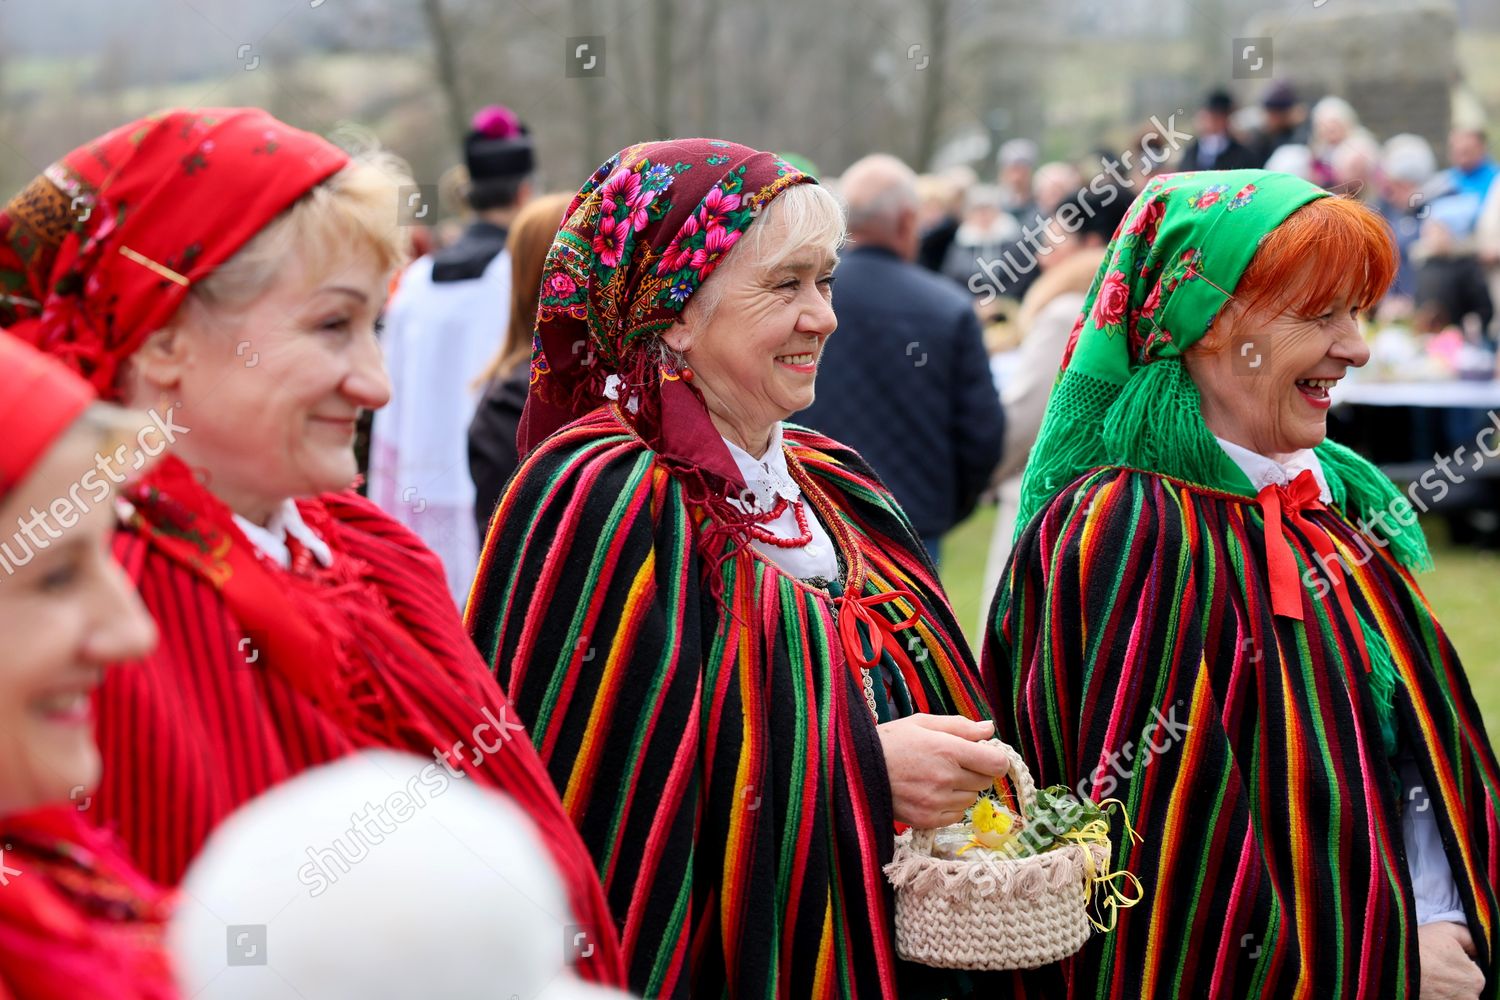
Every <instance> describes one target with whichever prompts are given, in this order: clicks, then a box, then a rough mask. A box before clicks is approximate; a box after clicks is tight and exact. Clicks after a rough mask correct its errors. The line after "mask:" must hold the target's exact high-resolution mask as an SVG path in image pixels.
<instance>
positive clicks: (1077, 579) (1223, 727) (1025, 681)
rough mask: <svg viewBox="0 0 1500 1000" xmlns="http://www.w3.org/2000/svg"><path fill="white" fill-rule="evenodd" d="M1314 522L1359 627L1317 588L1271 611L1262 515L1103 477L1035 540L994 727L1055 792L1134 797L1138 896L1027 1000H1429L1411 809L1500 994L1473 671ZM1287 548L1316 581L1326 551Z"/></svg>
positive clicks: (1162, 483) (1007, 644) (1002, 615)
mask: <svg viewBox="0 0 1500 1000" xmlns="http://www.w3.org/2000/svg"><path fill="white" fill-rule="evenodd" d="M1308 520H1309V521H1310V522H1312V523H1313V524H1316V525H1317V526H1319V527H1320V528H1321V529H1322V530H1323V531H1325V532H1326V533H1327V535H1328V537H1329V538H1330V539H1331V540H1332V543H1333V544H1334V546H1335V547H1336V550H1337V552H1338V553H1339V555H1340V556H1341V557H1342V560H1343V566H1344V570H1343V572H1344V575H1345V579H1346V581H1347V583H1348V594H1349V597H1350V607H1351V608H1352V610H1353V612H1354V617H1355V618H1356V619H1357V620H1350V619H1349V618H1348V616H1347V614H1346V612H1345V611H1343V610H1342V602H1341V601H1339V600H1337V599H1336V595H1333V594H1330V593H1328V592H1327V588H1326V587H1320V586H1316V583H1318V582H1320V581H1319V580H1318V578H1317V577H1313V578H1312V582H1313V583H1314V584H1315V585H1313V586H1308V587H1299V588H1298V590H1299V592H1300V595H1301V600H1302V602H1303V613H1304V620H1303V621H1300V622H1299V621H1296V620H1294V619H1292V618H1289V617H1279V618H1277V617H1273V616H1272V612H1271V599H1270V590H1269V584H1268V574H1267V569H1266V566H1267V563H1266V550H1265V540H1264V539H1265V533H1264V532H1265V529H1264V518H1263V513H1262V508H1261V506H1260V505H1259V504H1257V503H1256V501H1255V499H1254V498H1253V497H1243V496H1236V495H1232V494H1228V493H1221V492H1218V491H1214V490H1210V489H1207V488H1204V487H1201V486H1195V485H1189V484H1187V483H1184V482H1182V481H1179V480H1175V479H1170V478H1166V477H1163V476H1159V475H1154V474H1148V473H1143V472H1137V471H1132V470H1127V469H1122V468H1105V469H1101V470H1095V471H1094V472H1092V473H1089V474H1087V475H1085V476H1084V477H1083V478H1082V479H1080V480H1078V481H1077V482H1076V483H1074V484H1073V485H1072V487H1071V488H1069V489H1067V490H1064V491H1063V492H1062V493H1060V494H1058V495H1057V496H1056V497H1055V498H1054V499H1053V500H1052V501H1051V503H1050V504H1049V505H1048V506H1047V507H1046V508H1045V509H1044V511H1043V513H1042V514H1041V515H1039V516H1038V517H1037V518H1035V519H1034V520H1033V521H1032V522H1031V524H1030V525H1028V526H1027V528H1026V529H1025V531H1024V532H1023V533H1022V534H1021V536H1020V538H1019V539H1018V541H1017V545H1016V549H1015V554H1014V556H1013V557H1012V561H1011V563H1010V566H1009V568H1008V570H1007V576H1006V579H1005V580H1004V581H1003V582H1002V585H1001V588H1000V591H999V593H998V594H997V596H996V601H995V605H994V608H993V612H992V624H991V631H990V634H989V635H988V637H987V641H986V647H985V657H984V668H983V670H984V679H985V685H986V690H987V693H988V695H989V697H990V699H991V703H992V704H993V705H994V706H995V707H996V712H997V726H998V729H999V731H1000V733H1001V734H1002V736H1003V738H1005V739H1007V740H1013V741H1015V745H1016V746H1017V747H1018V748H1019V749H1020V751H1021V753H1022V755H1023V756H1024V757H1025V758H1026V760H1027V761H1028V762H1030V764H1031V767H1032V769H1033V771H1034V772H1035V774H1036V777H1037V783H1038V784H1052V783H1065V784H1067V785H1069V786H1072V787H1075V788H1077V789H1079V791H1080V792H1081V794H1083V795H1085V796H1092V797H1094V798H1104V797H1108V796H1114V797H1117V798H1119V799H1121V800H1122V801H1123V802H1124V803H1125V806H1126V810H1127V812H1128V814H1129V816H1130V818H1131V821H1132V822H1133V824H1134V826H1135V827H1136V829H1137V830H1139V831H1140V833H1141V834H1142V836H1143V838H1144V840H1143V841H1142V842H1141V843H1140V844H1138V845H1132V844H1130V843H1129V842H1128V841H1127V840H1126V839H1125V838H1121V837H1117V838H1116V841H1115V857H1114V862H1115V864H1116V865H1117V866H1122V867H1126V868H1128V869H1130V871H1132V872H1134V873H1135V874H1136V875H1137V877H1139V879H1140V880H1141V883H1142V885H1143V887H1144V892H1145V895H1144V899H1143V901H1142V902H1141V904H1140V905H1138V906H1136V907H1135V908H1133V909H1129V910H1124V911H1121V912H1120V913H1119V923H1118V926H1117V928H1116V929H1115V931H1114V932H1113V933H1112V934H1109V935H1095V936H1094V937H1093V938H1092V939H1091V940H1090V941H1089V943H1088V944H1087V945H1086V946H1085V947H1084V949H1083V950H1082V951H1081V952H1080V953H1079V954H1077V955H1076V956H1074V957H1073V958H1071V959H1068V960H1065V961H1064V962H1062V963H1060V964H1059V965H1055V966H1051V967H1048V968H1046V969H1043V970H1039V971H1037V972H1034V973H1030V974H1026V975H1024V976H1018V977H1017V978H1016V981H1015V982H1014V983H1013V984H1012V989H1013V991H1014V992H1013V994H1012V995H1015V996H1020V997H1046V998H1049V1000H1051V998H1083V997H1089V998H1105V997H1109V998H1122V1000H1138V998H1161V1000H1169V998H1178V997H1212V998H1225V1000H1229V998H1242V997H1298V998H1302V997H1305V998H1309V1000H1326V998H1334V997H1371V998H1374V997H1402V996H1415V995H1416V990H1417V985H1418V980H1419V970H1418V963H1417V955H1418V952H1417V938H1416V930H1417V928H1416V919H1415V913H1414V907H1413V899H1412V891H1411V879H1410V877H1409V875H1408V874H1407V868H1406V860H1405V856H1404V846H1403V840H1402V831H1401V815H1402V810H1404V809H1423V810H1426V809H1431V811H1432V813H1433V815H1434V816H1435V817H1436V820H1437V824H1438V827H1439V829H1440V830H1441V832H1442V837H1443V841H1444V844H1445V847H1446V850H1447V858H1448V862H1449V866H1450V867H1451V869H1452V872H1453V877H1454V881H1455V883H1456V884H1457V887H1458V891H1459V894H1460V896H1461V897H1462V900H1463V907H1464V912H1465V914H1466V916H1467V921H1468V925H1469V929H1470V931H1471V933H1472V935H1473V938H1474V941H1475V944H1476V946H1477V948H1478V958H1477V961H1478V962H1479V963H1480V965H1481V967H1482V968H1483V969H1484V970H1485V973H1486V976H1487V978H1488V980H1489V986H1488V987H1487V992H1486V994H1485V995H1486V996H1493V995H1494V991H1495V981H1496V978H1497V975H1496V966H1495V959H1494V954H1495V951H1494V949H1495V931H1496V927H1495V923H1496V885H1497V879H1500V822H1497V785H1496V776H1497V768H1496V762H1495V757H1494V753H1493V751H1492V749H1491V746H1490V742H1489V739H1488V737H1487V735H1486V733H1485V730H1484V725H1483V723H1482V721H1481V719H1480V714H1479V710H1478V708H1477V707H1476V705H1475V702H1474V698H1473V694H1472V692H1471V691H1470V688H1469V684H1468V681H1467V679H1466V678H1465V676H1464V672H1463V668H1462V667H1461V665H1460V664H1459V661H1458V656H1457V654H1456V653H1455V651H1454V649H1453V646H1452V644H1451V643H1450V642H1449V641H1448V637H1447V636H1446V635H1445V634H1444V632H1443V630H1442V628H1441V626H1439V625H1438V623H1437V621H1436V620H1435V619H1434V618H1433V615H1432V611H1431V609H1430V608H1429V607H1428V605H1427V602H1426V600H1425V599H1424V598H1423V596H1422V594H1421V591H1420V590H1419V589H1418V588H1417V585H1416V584H1415V582H1414V581H1413V580H1412V577H1411V575H1410V574H1409V572H1408V571H1407V570H1406V569H1405V568H1404V567H1403V566H1401V564H1400V563H1399V562H1398V561H1397V560H1396V559H1394V558H1393V557H1392V556H1391V554H1390V551H1389V550H1388V549H1387V548H1384V547H1382V546H1378V545H1375V544H1372V543H1371V542H1370V541H1369V540H1368V539H1367V538H1366V536H1364V535H1362V534H1361V533H1360V532H1359V531H1358V529H1357V528H1356V526H1355V525H1354V524H1353V523H1352V522H1351V521H1350V520H1349V519H1348V518H1347V516H1346V515H1345V514H1344V513H1343V511H1342V509H1341V508H1340V507H1339V506H1338V505H1337V504H1335V505H1333V506H1331V507H1330V508H1329V509H1327V510H1320V511H1315V512H1312V513H1310V514H1309V515H1308ZM1285 531H1286V538H1287V540H1288V542H1289V543H1290V544H1291V547H1292V550H1293V552H1294V553H1295V555H1296V558H1297V560H1298V563H1299V567H1298V572H1299V574H1304V573H1305V572H1306V571H1307V570H1308V568H1309V567H1312V566H1314V565H1315V562H1314V560H1315V559H1316V557H1317V553H1316V552H1315V551H1314V547H1313V540H1312V539H1311V538H1309V537H1308V533H1307V531H1306V530H1304V529H1303V528H1301V527H1299V526H1295V525H1293V524H1291V523H1287V524H1286V526H1285ZM1306 579H1308V578H1307V577H1305V576H1304V580H1306ZM1360 638H1363V640H1364V642H1365V643H1366V645H1367V646H1368V647H1369V648H1370V655H1371V656H1373V657H1379V656H1381V655H1382V654H1383V653H1387V652H1388V654H1389V660H1390V663H1391V664H1392V665H1393V667H1394V673H1395V676H1396V678H1397V685H1396V692H1395V695H1394V715H1395V723H1396V745H1397V746H1398V747H1399V748H1400V752H1401V753H1403V754H1410V755H1411V757H1412V758H1413V759H1414V761H1415V763H1416V764H1417V766H1418V768H1419V770H1420V772H1421V774H1422V775H1423V778H1424V783H1425V785H1426V787H1427V790H1428V792H1429V796H1428V797H1427V798H1426V799H1424V800H1423V801H1406V798H1407V797H1406V796H1403V795H1402V794H1401V791H1400V786H1399V784H1398V783H1397V781H1396V779H1395V775H1394V761H1393V760H1392V759H1391V758H1390V757H1388V756H1387V751H1386V744H1385V742H1384V741H1383V740H1382V734H1381V726H1380V713H1379V712H1378V711H1377V709H1376V706H1375V703H1374V700H1373V698H1372V697H1371V693H1370V685H1369V675H1367V674H1366V673H1365V672H1364V669H1363V665H1362V664H1363V661H1362V658H1361V653H1360V651H1359V648H1358V644H1359V640H1360Z"/></svg>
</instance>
